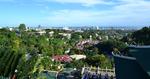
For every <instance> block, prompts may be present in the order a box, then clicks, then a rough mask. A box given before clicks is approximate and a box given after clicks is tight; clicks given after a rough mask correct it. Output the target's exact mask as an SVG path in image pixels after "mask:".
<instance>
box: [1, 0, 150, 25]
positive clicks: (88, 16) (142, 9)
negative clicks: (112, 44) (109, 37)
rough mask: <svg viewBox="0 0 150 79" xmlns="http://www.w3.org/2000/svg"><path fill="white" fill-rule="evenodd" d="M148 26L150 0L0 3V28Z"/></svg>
mask: <svg viewBox="0 0 150 79" xmlns="http://www.w3.org/2000/svg"><path fill="white" fill-rule="evenodd" d="M20 23H25V24H26V25H28V26H38V25H42V26H150V0H0V26H17V25H19V24H20Z"/></svg>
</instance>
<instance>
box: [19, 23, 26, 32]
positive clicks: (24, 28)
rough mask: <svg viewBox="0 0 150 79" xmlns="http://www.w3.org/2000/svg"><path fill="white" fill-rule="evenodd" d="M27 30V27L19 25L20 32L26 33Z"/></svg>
mask: <svg viewBox="0 0 150 79" xmlns="http://www.w3.org/2000/svg"><path fill="white" fill-rule="evenodd" d="M25 30H26V25H25V24H20V25H19V31H21V32H22V31H25Z"/></svg>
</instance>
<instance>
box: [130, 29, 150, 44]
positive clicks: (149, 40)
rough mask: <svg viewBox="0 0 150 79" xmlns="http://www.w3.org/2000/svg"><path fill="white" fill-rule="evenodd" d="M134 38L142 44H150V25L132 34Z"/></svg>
mask: <svg viewBox="0 0 150 79" xmlns="http://www.w3.org/2000/svg"><path fill="white" fill-rule="evenodd" d="M132 39H133V41H135V42H136V43H137V44H140V45H150V27H144V28H142V29H141V30H138V31H135V32H134V33H133V34H132Z"/></svg>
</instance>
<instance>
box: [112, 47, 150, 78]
mask: <svg viewBox="0 0 150 79" xmlns="http://www.w3.org/2000/svg"><path fill="white" fill-rule="evenodd" d="M114 60H115V69H116V79H150V46H130V47H129V48H128V52H127V54H126V56H124V55H114Z"/></svg>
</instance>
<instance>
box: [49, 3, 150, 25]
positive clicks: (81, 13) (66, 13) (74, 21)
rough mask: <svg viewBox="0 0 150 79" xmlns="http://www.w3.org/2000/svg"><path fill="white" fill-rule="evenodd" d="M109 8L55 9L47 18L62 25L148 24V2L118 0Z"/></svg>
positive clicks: (149, 9) (149, 11) (149, 18)
mask: <svg viewBox="0 0 150 79" xmlns="http://www.w3.org/2000/svg"><path fill="white" fill-rule="evenodd" d="M120 1H121V2H120V5H116V6H114V7H113V8H112V9H111V10H70V9H63V10H55V11H51V12H50V15H49V16H48V17H46V18H47V20H48V21H49V22H51V23H54V24H58V23H59V24H62V25H69V24H71V25H101V24H102V25H117V24H118V25H150V22H149V20H150V16H149V14H150V8H149V7H150V2H149V1H144V0H137V2H132V1H128V0H126V1H125V0H120Z"/></svg>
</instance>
